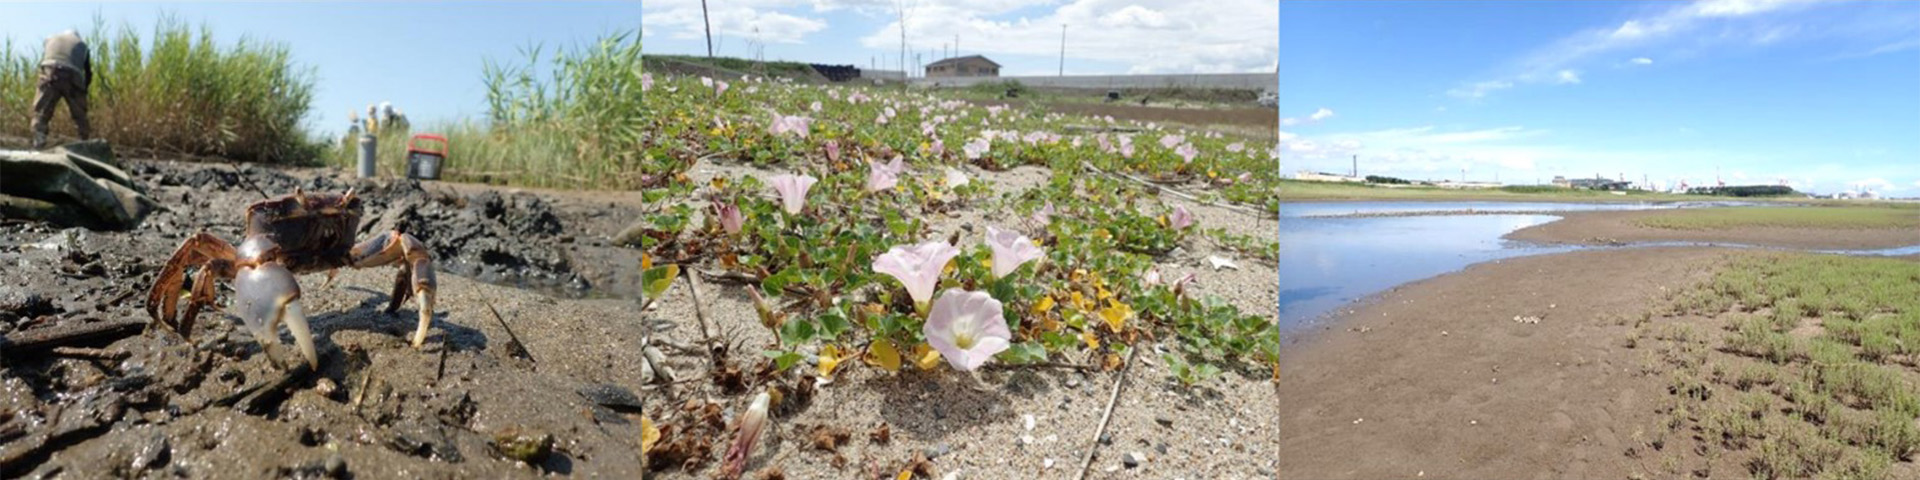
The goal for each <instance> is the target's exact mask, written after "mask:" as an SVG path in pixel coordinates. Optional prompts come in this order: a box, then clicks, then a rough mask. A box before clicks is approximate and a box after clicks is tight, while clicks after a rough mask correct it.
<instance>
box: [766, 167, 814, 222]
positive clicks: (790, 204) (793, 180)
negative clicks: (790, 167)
mask: <svg viewBox="0 0 1920 480" xmlns="http://www.w3.org/2000/svg"><path fill="white" fill-rule="evenodd" d="M818 181H820V179H817V178H813V177H809V176H806V175H793V174H782V175H777V176H774V177H773V178H772V179H770V180H768V181H767V183H769V184H771V185H773V191H775V192H779V193H780V206H781V208H783V209H785V210H786V211H787V214H789V215H799V214H800V209H802V208H805V207H806V206H807V189H809V188H813V184H814V182H818Z"/></svg>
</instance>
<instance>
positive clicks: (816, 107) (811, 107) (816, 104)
mask: <svg viewBox="0 0 1920 480" xmlns="http://www.w3.org/2000/svg"><path fill="white" fill-rule="evenodd" d="M807 109H809V110H813V113H820V101H819V100H814V101H813V105H809V106H807Z"/></svg>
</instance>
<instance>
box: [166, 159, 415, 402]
mask: <svg viewBox="0 0 1920 480" xmlns="http://www.w3.org/2000/svg"><path fill="white" fill-rule="evenodd" d="M363 212H364V210H363V207H362V206H361V200H360V198H358V197H355V196H354V194H353V191H352V190H348V191H347V193H346V194H343V195H334V194H321V193H316V194H308V193H305V192H302V191H300V190H298V189H295V190H294V193H293V194H291V195H283V196H281V197H279V198H271V199H266V200H261V201H259V202H255V203H254V204H252V205H249V206H247V222H246V233H245V235H244V237H243V238H242V239H241V241H240V246H239V247H238V248H236V247H234V245H233V244H230V243H227V241H226V240H222V239H221V238H220V237H216V236H213V235H212V234H209V233H206V232H205V231H202V232H199V233H196V234H194V235H193V236H191V237H188V238H187V239H186V241H185V242H183V243H181V244H180V248H179V249H178V250H175V251H174V252H173V257H172V258H170V259H168V260H167V264H166V266H165V267H163V268H162V269H161V270H160V275H159V276H158V277H156V280H155V283H154V285H153V289H152V290H151V291H150V292H148V294H147V305H146V307H147V314H148V315H150V316H152V317H153V319H154V320H155V321H156V322H158V323H159V324H161V325H165V326H166V327H167V328H169V329H172V330H173V331H175V332H178V333H179V334H180V335H181V336H182V337H183V338H191V337H192V334H193V323H194V318H195V317H196V316H198V315H199V314H200V311H201V309H202V308H204V307H208V306H212V307H213V308H215V309H218V308H219V306H218V304H217V303H215V302H216V301H217V298H216V287H215V281H216V280H226V281H228V282H230V283H232V285H233V305H232V306H231V309H230V310H229V311H230V312H231V313H235V314H236V315H237V316H239V317H240V320H241V321H242V322H244V323H245V324H246V326H247V328H248V329H249V330H251V331H252V332H253V337H254V339H256V340H258V341H259V342H260V344H261V347H262V348H272V347H273V346H274V345H275V344H277V343H278V339H279V334H278V333H276V332H277V330H278V325H279V324H280V322H283V321H284V322H286V324H287V330H289V331H291V332H292V333H293V341H294V344H295V345H296V346H297V347H298V348H299V349H300V355H301V356H303V357H305V358H306V361H307V366H308V367H311V368H318V367H319V363H320V358H319V355H318V353H316V352H315V351H314V347H313V332H312V331H310V330H308V327H307V316H306V311H305V309H303V308H302V307H301V306H300V285H299V283H297V282H295V279H294V276H295V275H298V274H302V273H310V272H319V271H326V272H327V279H328V282H329V283H331V282H332V280H333V275H334V273H335V272H337V270H338V269H339V268H340V267H353V268H371V267H379V266H385V265H397V266H399V267H400V271H399V275H397V276H396V277H395V278H394V284H393V295H392V296H391V297H390V298H391V301H390V303H388V305H387V310H386V311H387V313H393V312H394V311H395V310H398V309H399V308H400V305H401V304H403V303H406V301H407V299H408V298H410V297H411V298H417V299H418V300H419V307H420V312H419V313H420V324H419V326H418V327H417V328H416V329H415V330H414V332H413V346H414V347H416V348H418V347H420V346H421V344H423V343H425V342H426V339H427V327H428V325H429V324H431V323H432V321H433V301H434V276H433V255H432V254H431V253H429V252H428V251H427V248H426V245H425V244H423V243H421V242H420V240H419V239H418V238H414V237H413V236H412V235H408V234H406V233H403V232H400V231H399V230H393V231H388V232H385V233H382V234H380V235H378V236H375V237H373V238H370V239H367V240H366V241H363V242H360V243H359V244H354V243H353V237H352V236H353V235H354V234H355V233H356V232H358V231H359V229H360V216H361V214H362V213H363ZM191 267H198V268H199V271H198V273H196V274H195V276H194V278H193V287H192V292H191V293H189V294H188V295H187V297H188V299H187V305H186V311H185V312H184V314H181V315H176V314H179V313H182V312H179V311H178V306H179V305H178V302H179V300H180V297H181V295H180V290H181V287H182V286H183V282H185V281H186V279H187V270H188V269H189V268H191Z"/></svg>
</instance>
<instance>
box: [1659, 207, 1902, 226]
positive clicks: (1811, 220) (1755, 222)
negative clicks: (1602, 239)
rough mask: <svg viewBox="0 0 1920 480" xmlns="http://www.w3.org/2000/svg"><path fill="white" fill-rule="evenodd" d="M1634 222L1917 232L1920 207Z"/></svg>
mask: <svg viewBox="0 0 1920 480" xmlns="http://www.w3.org/2000/svg"><path fill="white" fill-rule="evenodd" d="M1635 222H1636V223H1638V224H1640V225H1641V226H1646V227H1652V228H1665V229H1672V230H1718V229H1728V228H1742V227H1787V228H1825V229H1869V228H1920V205H1898V204H1876V205H1867V206H1840V207H1833V206H1821V207H1727V208H1699V209H1684V210H1677V211H1671V212H1660V213H1657V214H1653V215H1649V216H1647V217H1644V218H1641V219H1638V220H1635Z"/></svg>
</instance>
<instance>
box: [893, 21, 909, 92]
mask: <svg viewBox="0 0 1920 480" xmlns="http://www.w3.org/2000/svg"><path fill="white" fill-rule="evenodd" d="M897 1H898V2H899V3H896V4H895V5H897V7H896V8H894V11H895V12H897V13H899V14H900V77H901V78H900V86H901V87H902V88H905V87H906V85H907V82H906V76H907V3H906V0H897Z"/></svg>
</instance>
